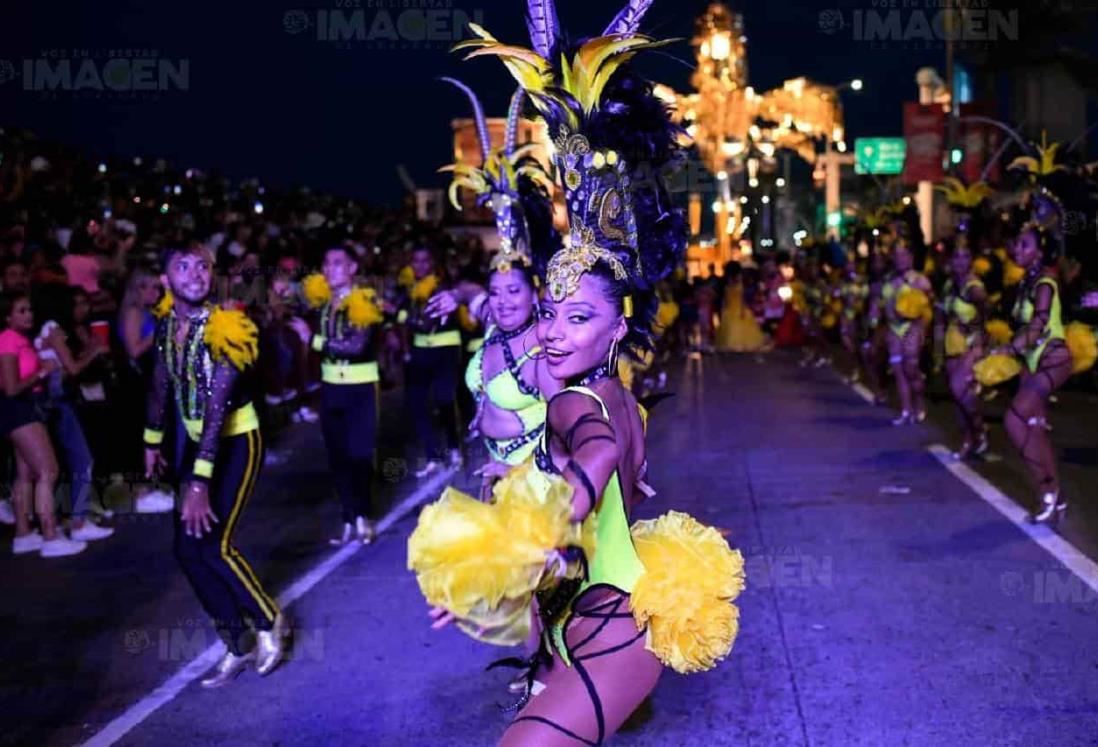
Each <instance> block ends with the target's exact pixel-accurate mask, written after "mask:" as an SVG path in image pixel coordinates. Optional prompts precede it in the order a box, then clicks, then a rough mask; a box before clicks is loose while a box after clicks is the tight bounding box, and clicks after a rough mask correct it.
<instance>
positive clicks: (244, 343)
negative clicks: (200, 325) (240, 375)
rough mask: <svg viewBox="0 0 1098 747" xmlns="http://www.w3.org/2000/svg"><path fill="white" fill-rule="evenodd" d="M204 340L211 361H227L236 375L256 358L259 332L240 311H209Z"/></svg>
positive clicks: (219, 309) (217, 309) (218, 309)
mask: <svg viewBox="0 0 1098 747" xmlns="http://www.w3.org/2000/svg"><path fill="white" fill-rule="evenodd" d="M204 339H205V342H206V344H207V345H209V346H210V352H211V353H212V355H213V358H214V360H218V361H228V362H229V363H231V364H232V365H233V366H234V367H236V369H237V370H240V371H243V370H244V369H245V368H247V367H249V366H251V365H252V364H254V363H255V361H256V359H257V358H258V357H259V330H258V329H257V328H256V326H255V322H253V321H252V320H251V319H249V318H248V316H247V315H246V314H245V313H244V312H243V311H237V310H235V309H221V308H214V309H211V310H210V318H209V320H207V322H206V333H205V336H204Z"/></svg>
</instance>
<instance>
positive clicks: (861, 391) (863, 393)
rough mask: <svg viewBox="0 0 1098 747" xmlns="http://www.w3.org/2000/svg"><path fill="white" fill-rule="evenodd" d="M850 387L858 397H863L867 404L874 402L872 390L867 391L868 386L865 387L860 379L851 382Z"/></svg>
mask: <svg viewBox="0 0 1098 747" xmlns="http://www.w3.org/2000/svg"><path fill="white" fill-rule="evenodd" d="M850 388H851V389H853V390H854V392H855V393H856V394H857V395H858V396H859V397H861V398H862V399H864V400H865V401H866V402H868V403H869V404H871V405H872V404H875V398H874V396H873V392H871V391H869V387H867V386H866V385H865V384H863V383H861V382H860V381H855V382H854V383H853V384H851V385H850Z"/></svg>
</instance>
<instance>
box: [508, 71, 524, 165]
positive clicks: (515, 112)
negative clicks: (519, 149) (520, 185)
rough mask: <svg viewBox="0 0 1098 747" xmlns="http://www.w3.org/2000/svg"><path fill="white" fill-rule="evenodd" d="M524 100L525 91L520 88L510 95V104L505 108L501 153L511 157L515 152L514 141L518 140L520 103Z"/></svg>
mask: <svg viewBox="0 0 1098 747" xmlns="http://www.w3.org/2000/svg"><path fill="white" fill-rule="evenodd" d="M525 98H526V91H524V90H522V86H519V87H518V88H516V89H515V92H514V93H513V94H511V103H510V105H509V106H508V107H507V129H506V130H504V136H503V152H504V153H506V154H507V155H511V154H512V153H513V152H514V151H515V141H516V140H517V139H518V125H519V120H520V119H522V101H523V99H525Z"/></svg>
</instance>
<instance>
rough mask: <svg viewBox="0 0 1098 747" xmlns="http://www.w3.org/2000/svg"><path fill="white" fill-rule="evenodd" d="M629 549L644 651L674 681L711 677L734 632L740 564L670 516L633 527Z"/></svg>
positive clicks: (706, 531) (710, 538)
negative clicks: (639, 567)
mask: <svg viewBox="0 0 1098 747" xmlns="http://www.w3.org/2000/svg"><path fill="white" fill-rule="evenodd" d="M631 533H632V535H633V545H634V547H635V548H636V550H637V556H638V557H639V558H640V561H641V563H642V564H643V565H644V568H645V571H644V574H643V575H642V576H641V577H640V579H638V581H637V584H636V586H634V587H633V593H632V594H631V595H630V598H629V608H630V610H631V611H632V612H633V617H634V618H635V619H636V621H637V625H638V626H643V625H647V626H648V633H647V640H646V647H647V648H648V650H649V651H651V652H652V653H654V654H655V655H656V656H657V657H659V659H660V661H662V662H663V663H664V664H666V665H667V666H669V667H671V668H672V669H674V670H675V671H676V672H679V673H683V674H685V673H690V672H702V671H705V670H707V669H712V668H713V667H714V666H715V665H716V664H717V662H719V661H720V660H721V659H723V658H724V657H726V656H727V655H728V654H729V652H730V651H731V650H732V644H733V643H735V640H736V634H737V633H738V632H739V617H740V613H739V609H738V608H737V607H736V605H735V604H733V602H734V601H735V599H736V597H738V596H739V594H740V592H741V591H743V588H744V567H743V556H742V555H740V552H739V551H738V550H733V549H732V548H730V547H729V546H728V542H726V541H725V539H724V537H722V536H721V535H720V533H719V532H718V531H717V530H716V529H714V528H713V527H707V526H704V525H702V524H700V523H699V522H698V521H696V520H695V519H694V518H693V517H691V516H689V515H687V514H684V513H680V512H678V511H670V512H668V513H666V514H664V515H663V516H661V517H659V518H658V519H654V520H649V521H638V522H636V523H635V524H633V527H632V529H631Z"/></svg>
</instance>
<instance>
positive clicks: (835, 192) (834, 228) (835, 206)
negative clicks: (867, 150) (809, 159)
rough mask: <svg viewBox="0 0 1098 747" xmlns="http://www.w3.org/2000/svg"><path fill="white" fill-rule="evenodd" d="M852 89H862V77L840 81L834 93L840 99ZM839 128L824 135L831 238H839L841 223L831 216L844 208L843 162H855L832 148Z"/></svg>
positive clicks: (827, 203)
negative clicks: (842, 194) (841, 93)
mask: <svg viewBox="0 0 1098 747" xmlns="http://www.w3.org/2000/svg"><path fill="white" fill-rule="evenodd" d="M848 88H849V89H850V90H851V91H861V90H862V79H861V78H854V79H853V80H848V81H846V82H845V83H840V84H839V85H837V86H835V89H834V93H835V98H836V99H838V96H839V92H840V91H843V90H846V89H848ZM837 131H838V128H835V129H834V130H832V131H831V132H827V133H825V137H824V211H825V222H826V224H827V237H828V238H829V239H834V238H838V235H839V224H838V222H835V224H834V225H832V220H831V216H832V215H834V214H835V213H837V212H839V211H840V210H842V197H841V195H840V186H841V183H842V164H844V163H853V162H854V156H853V155H845V154H844V155H839V154H836V153H835V152H834V151H833V150H832V149H831V146H832V141H833V139H834V138H835V137H836V134H835V133H836V132H837ZM845 150H846V148H845V144H844V147H841V148H840V151H844V152H845Z"/></svg>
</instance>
